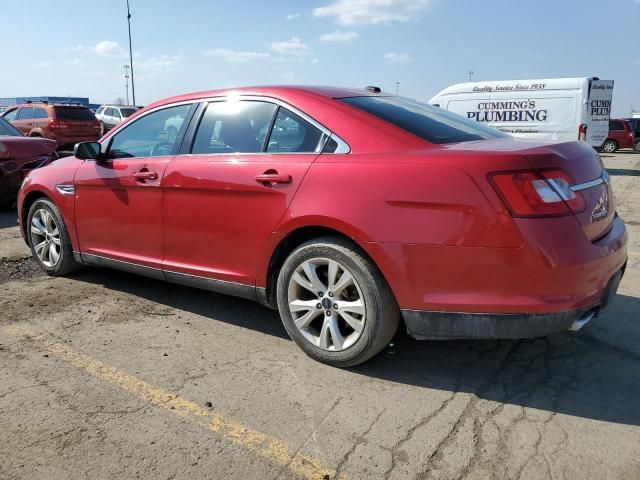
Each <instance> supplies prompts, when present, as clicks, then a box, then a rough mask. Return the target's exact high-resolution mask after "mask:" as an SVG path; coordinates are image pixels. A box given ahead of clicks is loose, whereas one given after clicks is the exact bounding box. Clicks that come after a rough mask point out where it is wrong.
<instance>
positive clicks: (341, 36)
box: [320, 30, 358, 42]
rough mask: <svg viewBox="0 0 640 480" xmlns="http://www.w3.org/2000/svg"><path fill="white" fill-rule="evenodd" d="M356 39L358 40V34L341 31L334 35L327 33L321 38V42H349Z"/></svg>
mask: <svg viewBox="0 0 640 480" xmlns="http://www.w3.org/2000/svg"><path fill="white" fill-rule="evenodd" d="M354 38H358V34H357V33H356V32H342V31H340V30H337V31H335V32H333V33H325V34H324V35H322V36H320V40H322V41H324V42H348V41H349V40H353V39H354Z"/></svg>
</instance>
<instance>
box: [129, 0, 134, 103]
mask: <svg viewBox="0 0 640 480" xmlns="http://www.w3.org/2000/svg"><path fill="white" fill-rule="evenodd" d="M127 24H128V25H129V67H130V68H131V97H132V99H133V104H134V105H135V104H136V87H135V84H134V82H133V50H132V48H131V11H130V10H129V0H127Z"/></svg>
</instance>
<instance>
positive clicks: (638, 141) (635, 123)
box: [624, 117, 640, 152]
mask: <svg viewBox="0 0 640 480" xmlns="http://www.w3.org/2000/svg"><path fill="white" fill-rule="evenodd" d="M624 120H626V121H628V122H629V124H630V125H631V130H633V149H634V150H635V151H636V152H640V117H635V118H634V117H632V118H625V119H624Z"/></svg>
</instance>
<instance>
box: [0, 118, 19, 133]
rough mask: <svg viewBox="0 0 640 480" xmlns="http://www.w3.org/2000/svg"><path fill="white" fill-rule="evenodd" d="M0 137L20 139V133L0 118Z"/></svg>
mask: <svg viewBox="0 0 640 480" xmlns="http://www.w3.org/2000/svg"><path fill="white" fill-rule="evenodd" d="M0 137H22V132H21V131H20V130H18V129H17V128H16V127H14V126H13V125H11V124H10V123H9V122H7V121H6V120H5V119H4V118H2V117H0Z"/></svg>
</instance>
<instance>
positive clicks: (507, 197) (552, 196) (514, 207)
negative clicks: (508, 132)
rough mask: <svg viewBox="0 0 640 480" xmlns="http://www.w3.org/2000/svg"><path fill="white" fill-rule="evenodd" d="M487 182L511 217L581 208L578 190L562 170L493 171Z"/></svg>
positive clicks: (536, 215)
mask: <svg viewBox="0 0 640 480" xmlns="http://www.w3.org/2000/svg"><path fill="white" fill-rule="evenodd" d="M489 181H490V182H491V184H492V185H493V186H494V188H495V189H496V191H497V192H498V194H499V195H500V196H501V197H502V200H503V201H504V203H505V205H506V206H507V208H508V209H509V211H510V212H511V214H512V215H513V216H514V217H555V216H562V215H570V214H571V213H579V212H581V211H583V210H584V209H585V203H584V198H583V197H582V195H581V194H580V192H574V191H573V190H571V178H570V177H569V176H568V175H567V174H566V173H565V172H564V171H562V170H543V171H539V172H538V171H534V170H523V171H516V172H497V173H493V174H491V175H490V176H489Z"/></svg>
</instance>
